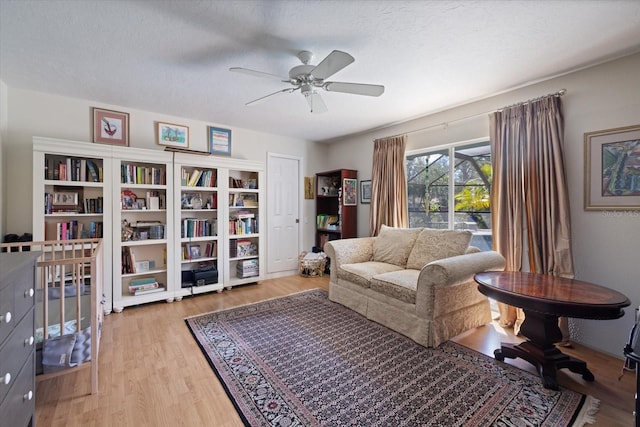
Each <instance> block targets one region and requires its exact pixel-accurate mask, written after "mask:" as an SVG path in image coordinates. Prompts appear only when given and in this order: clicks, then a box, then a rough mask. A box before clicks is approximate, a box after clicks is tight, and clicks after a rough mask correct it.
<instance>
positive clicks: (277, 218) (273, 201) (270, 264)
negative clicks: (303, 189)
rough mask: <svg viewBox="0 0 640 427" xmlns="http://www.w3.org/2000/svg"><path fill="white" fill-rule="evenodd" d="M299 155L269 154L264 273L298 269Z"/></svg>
mask: <svg viewBox="0 0 640 427" xmlns="http://www.w3.org/2000/svg"><path fill="white" fill-rule="evenodd" d="M300 162H301V160H300V158H298V157H291V156H285V155H280V154H273V153H269V154H268V160H267V228H268V234H267V272H268V273H277V272H281V271H289V270H296V269H297V268H298V253H299V234H300V213H299V209H300V203H299V198H300V187H299V185H300V184H299V183H300V176H299V173H300Z"/></svg>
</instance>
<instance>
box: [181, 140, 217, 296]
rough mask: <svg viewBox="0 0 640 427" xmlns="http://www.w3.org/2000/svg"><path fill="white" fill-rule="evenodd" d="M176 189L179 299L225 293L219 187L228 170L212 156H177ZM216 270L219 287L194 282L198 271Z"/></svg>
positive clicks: (214, 284)
mask: <svg viewBox="0 0 640 427" xmlns="http://www.w3.org/2000/svg"><path fill="white" fill-rule="evenodd" d="M173 166H174V173H173V182H174V184H173V189H174V200H175V201H176V203H175V204H176V209H175V212H176V215H175V216H174V229H175V230H176V232H175V233H174V247H175V248H176V251H177V253H176V258H177V259H179V260H180V268H177V269H176V276H175V279H174V281H175V283H177V284H178V285H177V286H176V289H175V294H176V298H178V299H179V298H182V297H183V296H186V295H194V294H199V293H203V292H210V291H218V292H221V291H222V289H223V279H224V273H223V272H224V265H223V263H222V262H221V260H222V259H223V256H222V248H221V242H222V239H220V236H221V230H222V227H221V218H222V214H221V213H222V212H223V211H224V207H222V208H220V206H219V203H220V201H221V200H222V199H221V198H220V191H219V188H218V186H219V183H220V182H226V180H225V176H226V170H225V169H220V168H218V167H217V166H215V165H214V163H213V162H212V158H211V157H209V156H198V155H193V154H184V153H175V154H174V159H173ZM210 268H213V269H215V270H216V271H217V273H218V279H217V281H216V282H215V283H198V282H197V281H194V280H193V277H192V274H191V272H193V271H194V270H202V269H210Z"/></svg>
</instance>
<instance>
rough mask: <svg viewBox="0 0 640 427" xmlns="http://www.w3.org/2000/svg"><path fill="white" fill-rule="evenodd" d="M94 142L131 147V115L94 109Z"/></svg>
mask: <svg viewBox="0 0 640 427" xmlns="http://www.w3.org/2000/svg"><path fill="white" fill-rule="evenodd" d="M92 110H93V142H97V143H99V144H110V145H122V146H124V147H128V146H129V113H122V112H120V111H112V110H104V109H102V108H96V107H93V108H92Z"/></svg>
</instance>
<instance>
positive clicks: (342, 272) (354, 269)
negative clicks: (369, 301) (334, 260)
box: [338, 261, 402, 288]
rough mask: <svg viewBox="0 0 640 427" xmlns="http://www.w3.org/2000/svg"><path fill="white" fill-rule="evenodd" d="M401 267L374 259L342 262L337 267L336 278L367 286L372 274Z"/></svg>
mask: <svg viewBox="0 0 640 427" xmlns="http://www.w3.org/2000/svg"><path fill="white" fill-rule="evenodd" d="M401 269H402V268H401V267H398V266H397V265H393V264H388V263H386V262H376V261H367V262H359V263H355V264H342V265H341V266H340V268H339V269H338V279H343V280H348V281H349V282H352V283H355V284H357V285H360V286H362V287H363V288H368V287H369V281H370V280H371V278H372V277H373V276H375V275H377V274H382V273H388V272H390V271H397V270H401Z"/></svg>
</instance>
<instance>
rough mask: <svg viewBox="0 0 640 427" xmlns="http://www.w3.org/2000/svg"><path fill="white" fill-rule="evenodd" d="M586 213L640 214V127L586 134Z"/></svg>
mask: <svg viewBox="0 0 640 427" xmlns="http://www.w3.org/2000/svg"><path fill="white" fill-rule="evenodd" d="M584 146H585V147H584V148H585V150H584V152H585V169H584V209H585V210H588V211H589V210H621V211H622V210H640V125H634V126H626V127H621V128H615V129H605V130H599V131H594V132H588V133H585V134H584Z"/></svg>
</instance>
